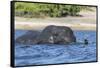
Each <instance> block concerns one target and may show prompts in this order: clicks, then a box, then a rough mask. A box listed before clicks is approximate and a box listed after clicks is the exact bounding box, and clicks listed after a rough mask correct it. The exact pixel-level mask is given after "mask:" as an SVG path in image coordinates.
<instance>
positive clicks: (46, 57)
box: [14, 30, 96, 66]
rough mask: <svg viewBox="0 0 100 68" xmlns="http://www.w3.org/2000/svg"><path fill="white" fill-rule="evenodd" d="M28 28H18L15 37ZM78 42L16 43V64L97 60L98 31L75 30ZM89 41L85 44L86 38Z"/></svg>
mask: <svg viewBox="0 0 100 68" xmlns="http://www.w3.org/2000/svg"><path fill="white" fill-rule="evenodd" d="M26 32H27V30H16V31H15V39H16V38H18V37H19V36H21V35H23V34H25V33H26ZM74 34H75V36H76V38H77V42H78V43H76V44H69V45H55V44H45V45H43V44H42V45H28V46H27V45H23V44H18V43H15V59H14V60H15V66H26V65H44V64H60V63H76V62H92V61H93V62H94V61H96V31H74ZM85 37H86V38H87V39H88V41H89V44H88V45H85V44H84V43H83V42H84V38H85Z"/></svg>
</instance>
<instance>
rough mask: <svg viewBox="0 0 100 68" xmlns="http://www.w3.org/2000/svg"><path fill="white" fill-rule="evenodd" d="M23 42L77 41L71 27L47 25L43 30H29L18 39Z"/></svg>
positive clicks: (54, 42) (56, 42)
mask: <svg viewBox="0 0 100 68" xmlns="http://www.w3.org/2000/svg"><path fill="white" fill-rule="evenodd" d="M16 42H18V43H22V44H48V43H49V44H68V43H72V42H76V37H75V36H74V34H73V31H72V30H71V29H70V28H69V27H65V26H54V25H50V26H47V27H46V28H45V29H44V30H43V31H42V32H35V31H31V32H27V33H26V34H24V35H22V36H21V37H19V38H17V39H16Z"/></svg>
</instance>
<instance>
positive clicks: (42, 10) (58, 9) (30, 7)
mask: <svg viewBox="0 0 100 68" xmlns="http://www.w3.org/2000/svg"><path fill="white" fill-rule="evenodd" d="M83 8H84V6H83ZM81 10H82V6H76V5H60V4H42V3H22V2H16V3H15V15H16V16H20V17H28V18H31V17H65V16H68V15H69V16H77V15H79V14H78V13H79V12H80V11H81Z"/></svg>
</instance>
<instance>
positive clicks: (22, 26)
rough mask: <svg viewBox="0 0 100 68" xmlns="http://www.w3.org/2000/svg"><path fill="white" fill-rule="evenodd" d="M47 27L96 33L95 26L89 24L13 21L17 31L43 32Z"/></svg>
mask: <svg viewBox="0 0 100 68" xmlns="http://www.w3.org/2000/svg"><path fill="white" fill-rule="evenodd" d="M49 25H56V26H66V27H70V28H71V29H72V30H93V31H94V30H95V31H96V24H89V23H87V24H86V23H76V24H75V23H59V22H58V23H57V22H56V23H52V22H49V23H42V22H38V23H37V22H36V23H34V22H18V21H15V29H19V30H43V29H44V28H45V27H46V26H49Z"/></svg>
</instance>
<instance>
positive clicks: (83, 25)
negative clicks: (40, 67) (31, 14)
mask: <svg viewBox="0 0 100 68" xmlns="http://www.w3.org/2000/svg"><path fill="white" fill-rule="evenodd" d="M79 14H80V15H82V17H80V16H76V17H71V16H67V17H61V18H23V17H15V28H16V29H25V30H42V29H44V28H45V27H46V26H48V25H57V26H68V27H70V28H72V29H73V30H96V24H97V22H96V11H94V12H80V13H79Z"/></svg>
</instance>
